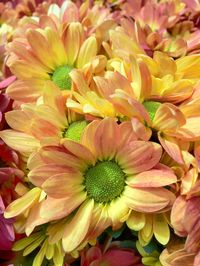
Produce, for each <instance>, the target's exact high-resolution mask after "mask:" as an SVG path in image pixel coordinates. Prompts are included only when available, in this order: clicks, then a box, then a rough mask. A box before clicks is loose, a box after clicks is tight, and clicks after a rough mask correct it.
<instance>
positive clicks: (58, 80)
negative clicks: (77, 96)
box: [52, 65, 73, 90]
mask: <svg viewBox="0 0 200 266" xmlns="http://www.w3.org/2000/svg"><path fill="white" fill-rule="evenodd" d="M72 69H73V67H72V66H70V65H64V66H60V67H58V68H57V69H56V70H55V71H54V73H53V75H52V80H53V82H54V83H55V84H56V85H57V86H58V87H59V88H60V89H61V90H70V89H71V84H72V82H71V78H70V76H69V73H70V72H71V70H72Z"/></svg>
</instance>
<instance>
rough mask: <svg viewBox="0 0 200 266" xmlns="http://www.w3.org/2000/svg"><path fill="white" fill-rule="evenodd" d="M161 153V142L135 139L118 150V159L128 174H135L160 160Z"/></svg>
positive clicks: (149, 167)
mask: <svg viewBox="0 0 200 266" xmlns="http://www.w3.org/2000/svg"><path fill="white" fill-rule="evenodd" d="M161 155H162V149H161V146H160V145H159V144H156V143H154V142H145V141H133V142H131V143H129V144H127V145H125V146H124V147H122V149H121V150H120V151H118V153H117V154H116V160H117V161H118V163H119V165H120V166H121V167H122V169H123V171H124V172H125V173H126V174H127V175H133V174H136V173H139V172H142V171H146V170H149V169H151V168H152V167H153V166H155V165H156V164H157V163H158V162H159V160H160V157H161Z"/></svg>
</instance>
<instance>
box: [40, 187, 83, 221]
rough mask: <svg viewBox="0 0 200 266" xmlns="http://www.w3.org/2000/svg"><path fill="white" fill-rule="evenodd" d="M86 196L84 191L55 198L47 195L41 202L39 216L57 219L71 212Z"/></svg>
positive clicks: (52, 219)
mask: <svg viewBox="0 0 200 266" xmlns="http://www.w3.org/2000/svg"><path fill="white" fill-rule="evenodd" d="M85 198H86V193H84V192H82V193H78V194H77V195H75V196H73V200H72V198H71V197H70V198H69V197H68V198H62V199H55V198H52V197H47V198H46V200H45V201H43V202H42V206H41V211H40V214H41V217H42V218H44V219H48V220H49V221H54V220H59V219H62V218H64V217H67V215H69V214H71V213H72V212H73V211H74V210H75V209H76V208H77V207H78V206H79V205H80V204H81V203H82V202H83V201H84V200H85Z"/></svg>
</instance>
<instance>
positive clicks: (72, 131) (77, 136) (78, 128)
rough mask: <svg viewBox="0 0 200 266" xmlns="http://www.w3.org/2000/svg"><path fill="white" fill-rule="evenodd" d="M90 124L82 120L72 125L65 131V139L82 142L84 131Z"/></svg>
mask: <svg viewBox="0 0 200 266" xmlns="http://www.w3.org/2000/svg"><path fill="white" fill-rule="evenodd" d="M88 123H89V122H88V121H86V120H82V121H81V120H80V121H75V122H73V123H71V125H70V126H69V127H68V128H67V130H66V131H64V133H63V137H64V138H68V139H71V140H75V141H77V142H80V140H81V135H82V133H83V130H84V128H85V127H86V126H87V125H88Z"/></svg>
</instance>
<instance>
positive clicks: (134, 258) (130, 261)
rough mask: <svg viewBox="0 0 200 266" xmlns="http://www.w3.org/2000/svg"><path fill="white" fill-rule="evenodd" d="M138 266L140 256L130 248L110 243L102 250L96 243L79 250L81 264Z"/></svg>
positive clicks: (90, 265)
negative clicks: (81, 250) (109, 245)
mask: <svg viewBox="0 0 200 266" xmlns="http://www.w3.org/2000/svg"><path fill="white" fill-rule="evenodd" d="M113 244H114V243H113ZM119 263H120V265H121V266H140V265H142V264H141V263H140V257H139V256H138V254H136V252H135V251H134V250H132V249H125V248H120V247H117V246H113V247H112V245H111V247H110V248H107V249H106V250H105V251H104V252H103V251H102V250H101V248H100V247H99V246H98V245H96V246H94V247H91V248H89V249H86V250H84V251H83V252H81V264H80V265H81V266H92V265H96V266H100V265H105V266H115V265H117V264H119Z"/></svg>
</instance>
